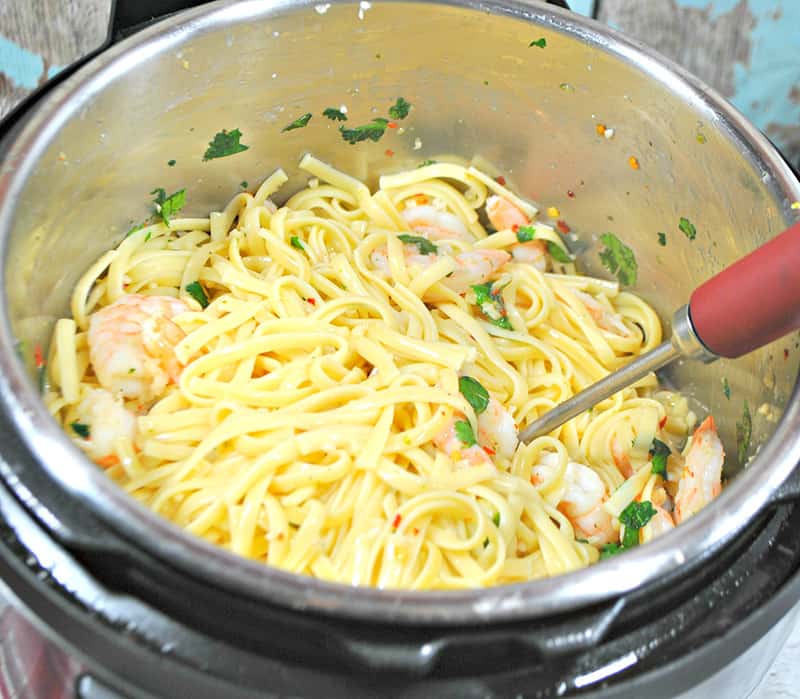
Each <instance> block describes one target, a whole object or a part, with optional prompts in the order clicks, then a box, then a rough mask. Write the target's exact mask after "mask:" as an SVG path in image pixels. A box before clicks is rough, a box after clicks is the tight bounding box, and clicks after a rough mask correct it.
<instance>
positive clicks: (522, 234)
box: [517, 226, 536, 243]
mask: <svg viewBox="0 0 800 699" xmlns="http://www.w3.org/2000/svg"><path fill="white" fill-rule="evenodd" d="M535 237H536V229H535V228H534V227H533V226H520V227H519V228H518V229H517V240H518V241H519V242H520V243H530V242H531V241H532V240H533V239H534V238H535Z"/></svg>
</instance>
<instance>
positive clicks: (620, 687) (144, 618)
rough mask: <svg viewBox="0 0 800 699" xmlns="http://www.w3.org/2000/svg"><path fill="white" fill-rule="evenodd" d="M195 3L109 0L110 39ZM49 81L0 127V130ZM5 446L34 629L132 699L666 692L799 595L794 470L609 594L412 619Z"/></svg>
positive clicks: (1, 470)
mask: <svg viewBox="0 0 800 699" xmlns="http://www.w3.org/2000/svg"><path fill="white" fill-rule="evenodd" d="M199 4H203V3H201V2H191V1H189V2H185V1H184V2H181V1H180V0H162V2H157V1H154V2H151V1H149V0H142V1H141V2H135V1H132V2H127V1H126V2H121V1H118V2H117V4H116V15H115V17H116V19H115V21H114V22H113V23H112V27H111V29H110V32H109V36H110V37H111V39H110V41H115V40H117V39H119V38H120V37H122V36H125V35H127V34H129V33H132V32H133V31H136V29H137V28H138V27H139V26H141V23H147V22H149V21H150V20H152V19H155V18H156V17H157V16H159V15H163V14H165V13H169V12H174V11H177V10H180V9H184V8H187V7H190V6H196V5H199ZM553 4H556V5H561V6H563V5H564V4H563V3H562V2H554V3H553ZM106 45H107V44H106ZM101 50H102V49H101ZM87 60H88V59H87ZM75 67H77V66H75ZM73 70H74V68H73ZM69 72H72V71H71V70H70V71H68V72H67V73H65V75H66V74H68V73H69ZM65 75H64V76H61V78H62V79H63V77H65ZM50 86H52V84H51V85H48V86H45V87H44V88H43V89H42V90H40V91H39V92H37V93H35V94H34V95H33V96H32V97H31V98H30V99H29V100H27V101H26V102H25V103H24V104H23V105H21V106H20V107H19V108H18V109H16V110H15V111H14V112H13V113H12V114H11V115H9V117H8V118H7V119H6V120H5V121H4V122H3V123H2V124H0V139H2V138H3V137H4V136H5V137H6V138H8V137H12V136H13V132H14V131H15V130H16V127H17V126H18V125H19V123H21V122H22V121H23V120H24V118H25V114H26V112H27V110H29V109H30V108H32V107H33V106H34V105H35V104H36V102H37V101H38V100H39V99H40V98H41V96H42V95H43V94H44V92H46V90H47V89H48V87H50ZM1 150H2V140H0V151H1ZM0 443H1V444H2V447H0V477H1V478H2V485H0V514H1V515H2V517H1V518H0V519H1V520H2V521H0V577H2V578H3V580H4V581H5V582H6V584H7V585H8V586H9V587H10V588H11V590H12V592H13V595H14V596H15V597H16V599H17V601H18V602H19V603H20V605H21V606H22V607H24V608H26V609H27V610H28V611H29V612H30V613H31V614H32V615H33V617H34V618H35V619H36V620H37V623H38V624H39V625H40V627H41V628H42V630H43V631H44V633H46V634H48V635H50V636H51V637H53V638H54V639H56V640H57V642H58V643H60V644H63V645H64V646H65V647H66V648H67V649H68V651H69V652H70V654H72V655H74V656H75V657H76V658H78V659H79V660H80V662H81V663H82V664H83V665H84V666H85V667H86V668H87V670H88V672H90V673H91V674H92V675H93V676H95V677H96V678H98V679H99V681H100V682H101V683H103V684H105V685H107V686H108V687H111V688H113V689H114V690H116V691H118V692H121V693H122V694H124V695H126V696H169V697H193V698H194V697H197V698H199V699H202V698H203V697H221V696H224V697H231V699H236V698H238V697H254V696H265V697H270V696H273V697H274V696H281V697H282V696H309V697H310V696H320V697H338V696H342V697H376V696H381V697H393V696H396V697H408V698H412V697H413V698H416V697H420V698H421V697H430V696H438V697H442V698H443V699H444V698H447V697H516V696H524V697H546V696H585V697H595V696H600V695H602V696H607V697H640V696H642V695H643V694H644V693H646V695H647V696H651V697H657V696H675V695H676V694H678V693H679V692H681V691H683V690H685V689H688V688H690V687H692V686H694V685H696V684H697V683H699V682H700V681H702V680H703V679H705V678H707V677H709V676H710V675H711V674H713V673H714V672H716V671H717V670H719V669H721V668H723V667H725V666H726V665H727V664H728V663H729V662H731V661H732V660H733V659H734V658H736V657H737V656H738V655H740V654H741V653H742V652H744V651H745V650H746V649H747V648H748V647H750V646H751V645H752V644H753V643H754V642H755V641H756V640H758V639H759V638H761V637H762V636H763V635H764V634H765V633H766V632H767V631H769V629H770V628H772V627H773V626H774V625H775V624H776V623H777V622H778V620H780V619H781V617H783V616H784V615H785V614H786V613H787V612H788V611H789V610H790V609H791V608H792V607H793V606H794V604H795V603H796V602H797V600H798V599H800V538H798V537H797V536H796V532H797V531H798V528H800V507H798V506H797V505H796V504H794V503H795V502H797V501H798V500H800V477H798V476H797V475H795V477H794V478H793V480H792V482H789V483H787V484H786V485H785V486H784V487H783V488H782V489H781V490H780V491H779V492H778V493H776V496H775V497H774V499H773V502H772V505H771V506H770V507H769V508H767V510H766V511H765V512H764V513H763V514H762V516H761V517H760V518H759V520H757V521H755V522H753V523H752V524H751V526H750V527H749V528H748V529H747V530H746V532H745V534H743V535H742V536H741V537H740V538H739V539H738V541H737V542H736V543H735V545H734V546H732V547H729V548H726V549H724V550H719V551H711V552H709V553H708V555H707V557H705V558H704V559H703V560H702V561H698V562H696V563H695V564H693V566H692V567H691V568H688V569H687V568H684V569H682V570H681V571H680V572H679V573H678V572H676V574H675V575H674V576H672V577H670V578H669V579H664V580H662V581H660V582H659V583H658V584H656V585H651V586H648V587H645V588H641V589H638V590H636V591H635V592H634V593H631V594H629V595H626V596H624V597H621V598H618V599H616V600H613V601H612V602H611V603H606V604H603V605H598V606H596V607H594V608H592V609H589V610H586V611H581V612H577V613H573V614H569V615H562V616H558V617H554V618H551V619H547V620H545V621H532V622H517V623H505V624H500V625H498V624H489V623H487V624H486V625H485V626H483V627H480V628H474V627H472V628H458V627H414V628H408V627H394V626H386V625H377V624H367V623H363V622H356V621H351V620H347V619H336V618H333V617H322V616H316V615H310V614H300V613H297V612H290V611H287V610H285V609H283V608H279V607H271V606H267V605H264V604H263V603H256V602H255V601H254V600H249V599H247V598H245V597H242V596H234V595H231V594H230V593H228V592H226V591H224V590H221V589H217V588H213V587H211V586H209V585H208V584H207V583H205V582H204V581H202V580H199V579H194V578H191V577H189V576H186V575H184V574H183V573H180V572H178V571H177V570H176V569H172V568H171V567H170V566H169V565H168V564H165V563H164V562H162V561H158V560H156V559H154V558H152V557H150V556H149V555H148V554H146V553H144V552H142V551H140V550H138V549H135V548H134V547H132V546H131V545H130V543H129V542H127V541H125V540H124V539H123V538H121V537H120V536H119V535H118V534H116V533H115V532H113V531H112V530H111V529H109V528H108V527H107V526H105V525H104V524H102V523H101V522H100V521H99V520H97V519H95V518H94V517H93V516H91V515H90V514H89V513H87V512H86V511H84V510H82V509H81V508H80V507H78V506H76V505H75V503H74V502H73V501H72V500H71V499H70V498H68V497H67V496H66V495H65V494H64V493H63V492H61V491H60V490H59V489H58V488H57V487H56V486H55V484H54V483H53V482H52V481H50V479H49V478H48V477H47V476H46V474H45V473H44V472H43V471H42V470H40V469H39V468H38V467H37V466H36V464H35V461H34V459H33V458H32V456H31V455H30V454H29V453H28V451H27V450H26V448H25V447H24V446H23V444H22V443H21V442H20V441H19V440H18V439H17V437H16V436H15V434H14V432H13V429H12V427H11V424H10V422H9V421H8V420H7V418H6V417H5V416H3V415H0ZM623 561H624V559H620V563H621V564H624V562H623ZM93 682H94V680H92V679H89V676H88V675H87V676H84V677H83V678H82V679H81V681H80V683H79V691H78V693H79V694H83V695H85V696H87V697H89V695H90V693H91V692H94V693H95V694H96V693H97V692H98V689H97V686H98V685H97V684H93Z"/></svg>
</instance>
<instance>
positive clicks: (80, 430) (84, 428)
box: [69, 421, 89, 439]
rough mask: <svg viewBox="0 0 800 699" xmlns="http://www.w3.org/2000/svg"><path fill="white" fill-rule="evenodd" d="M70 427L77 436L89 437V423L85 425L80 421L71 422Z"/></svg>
mask: <svg viewBox="0 0 800 699" xmlns="http://www.w3.org/2000/svg"><path fill="white" fill-rule="evenodd" d="M69 426H70V427H71V428H72V431H73V432H74V433H75V434H77V435H78V436H79V437H83V438H84V439H89V425H85V424H84V423H82V422H77V421H76V422H71V423H70V425H69Z"/></svg>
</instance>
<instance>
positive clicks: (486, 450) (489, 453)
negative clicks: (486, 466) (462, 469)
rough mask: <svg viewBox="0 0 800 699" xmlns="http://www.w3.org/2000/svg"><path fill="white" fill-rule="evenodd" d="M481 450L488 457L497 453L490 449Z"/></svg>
mask: <svg viewBox="0 0 800 699" xmlns="http://www.w3.org/2000/svg"><path fill="white" fill-rule="evenodd" d="M483 450H484V451H485V452H486V453H487V454H488V455H489V456H494V455H495V454H496V453H497V452H496V451H495V450H494V449H492V448H491V447H484V448H483Z"/></svg>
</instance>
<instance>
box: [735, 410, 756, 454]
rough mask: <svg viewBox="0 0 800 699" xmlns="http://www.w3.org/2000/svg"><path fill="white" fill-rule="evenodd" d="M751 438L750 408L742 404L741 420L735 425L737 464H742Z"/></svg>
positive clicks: (751, 420) (751, 421)
mask: <svg viewBox="0 0 800 699" xmlns="http://www.w3.org/2000/svg"><path fill="white" fill-rule="evenodd" d="M752 436H753V419H752V418H751V417H750V406H749V405H747V401H745V402H744V410H743V411H742V419H741V420H739V421H738V422H737V423H736V447H737V449H738V455H739V463H740V464H744V460H745V458H746V457H747V451H748V450H749V449H750V438H751V437H752Z"/></svg>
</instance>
